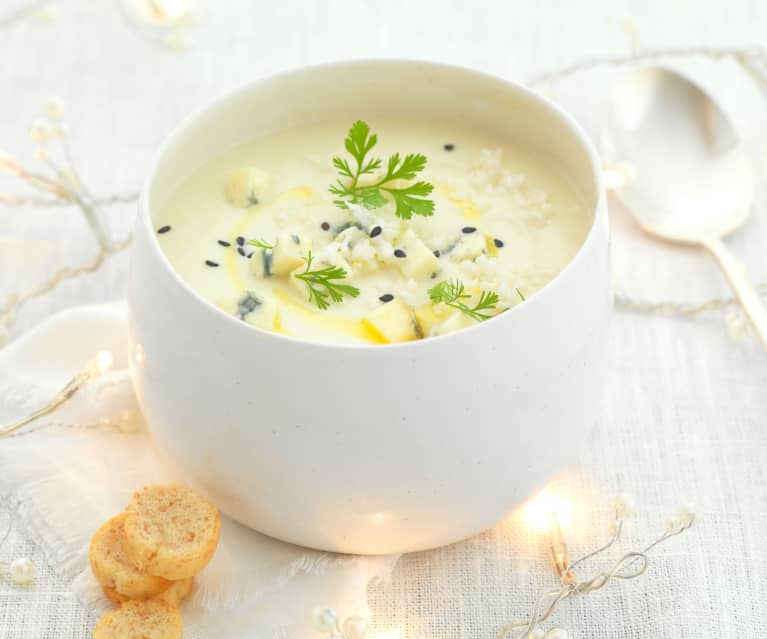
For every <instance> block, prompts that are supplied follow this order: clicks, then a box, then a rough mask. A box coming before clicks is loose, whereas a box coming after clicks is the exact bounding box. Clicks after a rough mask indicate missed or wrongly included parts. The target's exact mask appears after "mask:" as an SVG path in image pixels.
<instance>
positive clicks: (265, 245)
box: [248, 238, 274, 251]
mask: <svg viewBox="0 0 767 639" xmlns="http://www.w3.org/2000/svg"><path fill="white" fill-rule="evenodd" d="M248 244H250V245H251V246H257V247H258V248H262V249H266V250H267V251H271V250H272V249H274V245H272V244H269V242H267V241H266V240H265V239H264V238H261V239H260V240H248Z"/></svg>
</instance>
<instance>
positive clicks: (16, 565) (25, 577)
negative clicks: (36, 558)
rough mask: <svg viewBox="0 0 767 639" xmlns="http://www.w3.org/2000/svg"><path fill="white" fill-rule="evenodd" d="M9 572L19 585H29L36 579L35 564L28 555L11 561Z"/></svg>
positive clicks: (13, 580)
mask: <svg viewBox="0 0 767 639" xmlns="http://www.w3.org/2000/svg"><path fill="white" fill-rule="evenodd" d="M8 574H9V575H10V577H11V581H12V582H13V583H14V584H16V585H17V586H27V585H29V584H31V583H32V582H33V581H34V580H35V564H34V563H32V560H31V559H29V558H28V557H19V558H18V559H14V560H13V561H12V562H11V565H10V567H9V568H8Z"/></svg>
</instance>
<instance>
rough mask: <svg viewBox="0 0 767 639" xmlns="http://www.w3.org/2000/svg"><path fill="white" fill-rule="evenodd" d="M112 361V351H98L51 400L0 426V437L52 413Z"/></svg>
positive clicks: (105, 368)
mask: <svg viewBox="0 0 767 639" xmlns="http://www.w3.org/2000/svg"><path fill="white" fill-rule="evenodd" d="M112 361H113V358H112V353H110V352H109V351H99V352H98V353H97V354H96V356H95V357H93V358H92V359H91V360H89V361H88V362H87V363H86V365H85V366H84V367H83V369H82V370H81V371H80V372H79V373H77V375H75V376H74V377H73V378H72V379H70V380H69V381H68V382H67V383H66V385H65V386H64V387H63V388H62V389H61V390H60V391H59V392H58V393H56V395H55V396H54V397H53V399H51V401H50V402H48V403H47V404H46V405H45V406H43V407H42V408H39V409H37V410H36V411H34V412H33V413H31V414H29V415H27V416H26V417H24V418H23V419H21V420H19V421H17V422H13V423H10V424H6V425H4V426H0V439H2V438H3V437H8V436H9V435H12V434H13V433H15V432H17V431H19V430H21V429H22V428H24V427H25V426H27V425H29V424H31V423H32V422H34V421H35V420H37V419H40V418H41V417H43V416H45V415H48V414H50V413H52V412H53V411H55V410H56V409H57V408H59V407H60V406H61V405H63V404H64V403H66V402H68V401H69V400H70V399H71V398H72V397H74V396H75V395H76V394H77V393H78V391H80V389H82V388H83V386H85V385H86V384H87V383H88V382H89V381H91V380H94V379H96V378H98V377H101V376H102V375H103V374H104V373H106V372H107V371H108V370H109V369H110V368H111V366H112Z"/></svg>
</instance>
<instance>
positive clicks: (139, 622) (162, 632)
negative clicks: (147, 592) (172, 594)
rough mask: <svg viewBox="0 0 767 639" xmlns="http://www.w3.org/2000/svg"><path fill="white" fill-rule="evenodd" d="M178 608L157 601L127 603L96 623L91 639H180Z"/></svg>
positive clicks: (180, 623) (140, 600) (137, 600)
mask: <svg viewBox="0 0 767 639" xmlns="http://www.w3.org/2000/svg"><path fill="white" fill-rule="evenodd" d="M182 634H183V622H182V620H181V613H180V612H179V611H178V609H177V608H175V607H174V606H171V605H169V604H167V603H166V602H164V601H158V600H156V599H135V600H133V601H128V602H126V603H124V604H123V605H122V606H120V607H119V608H117V609H116V610H112V611H111V612H108V613H107V614H105V615H104V616H103V617H102V618H101V619H99V621H98V623H97V624H96V627H95V628H94V629H93V639H181V636H182Z"/></svg>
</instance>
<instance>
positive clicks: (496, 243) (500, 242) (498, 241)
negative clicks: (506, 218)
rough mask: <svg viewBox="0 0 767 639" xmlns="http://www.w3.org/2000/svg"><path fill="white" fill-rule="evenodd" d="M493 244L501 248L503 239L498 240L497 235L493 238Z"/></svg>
mask: <svg viewBox="0 0 767 639" xmlns="http://www.w3.org/2000/svg"><path fill="white" fill-rule="evenodd" d="M493 244H495V246H496V247H497V248H503V240H499V239H498V238H497V237H496V238H495V239H494V240H493Z"/></svg>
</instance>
